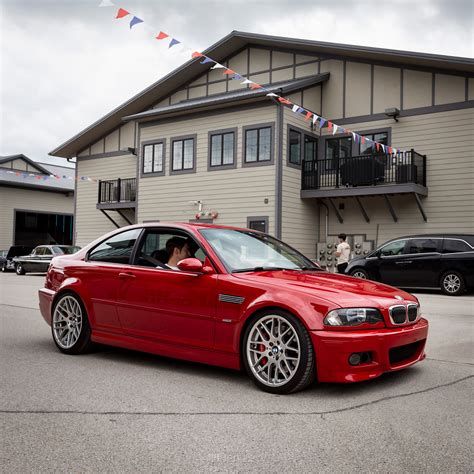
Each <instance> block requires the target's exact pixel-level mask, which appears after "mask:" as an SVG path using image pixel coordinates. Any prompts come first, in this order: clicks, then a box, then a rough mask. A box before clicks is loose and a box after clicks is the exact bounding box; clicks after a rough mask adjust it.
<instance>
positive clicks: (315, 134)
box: [51, 32, 474, 264]
mask: <svg viewBox="0 0 474 474" xmlns="http://www.w3.org/2000/svg"><path fill="white" fill-rule="evenodd" d="M204 54H206V55H207V56H208V57H210V58H212V59H213V60H215V61H218V62H219V63H221V64H223V65H225V66H227V67H228V68H230V69H232V70H233V71H236V72H238V73H239V74H240V75H241V76H244V77H248V78H249V79H250V80H252V81H255V82H258V83H259V84H262V85H265V86H266V88H267V89H270V90H271V91H274V92H275V93H277V94H279V95H281V96H284V97H287V98H289V99H290V100H291V101H293V102H295V103H297V104H299V105H301V106H302V107H304V108H307V109H310V110H311V111H313V112H315V113H317V114H318V115H321V116H323V117H325V118H327V119H329V120H331V121H333V122H334V123H336V124H337V125H341V126H343V127H345V128H348V129H351V130H353V131H355V132H358V133H360V134H363V135H364V136H366V137H367V138H370V139H372V140H375V141H377V142H379V143H383V144H386V145H389V146H392V147H396V148H397V149H401V150H403V151H404V153H399V154H397V155H389V154H382V153H381V152H380V150H378V151H377V150H376V149H375V148H374V147H370V146H369V145H368V143H369V142H365V143H361V142H360V141H358V140H356V139H355V137H354V136H353V135H350V134H341V133H337V134H335V135H333V134H332V133H329V132H328V130H327V128H326V127H323V128H322V129H319V128H318V127H316V128H315V127H314V126H312V124H311V121H305V120H304V115H302V114H297V113H294V112H292V110H291V108H288V107H285V106H283V105H281V104H280V103H279V102H277V101H275V100H273V101H272V100H271V99H269V98H268V97H267V96H266V92H265V91H264V92H262V91H259V90H250V89H247V88H245V86H242V85H240V83H241V82H242V80H240V81H238V80H233V79H232V78H231V77H229V76H228V75H223V73H222V71H223V70H222V69H211V67H212V66H213V63H207V64H202V61H201V60H200V59H199V58H197V59H193V60H191V61H189V62H187V63H186V64H184V65H183V66H182V67H180V68H179V69H177V70H175V71H173V72H172V73H170V74H169V75H168V76H166V77H164V78H162V79H160V80H159V81H158V82H156V83H154V84H153V85H152V86H150V87H149V88H148V89H146V90H144V91H143V92H141V93H140V94H138V95H137V96H135V97H133V98H131V99H130V100H129V101H127V102H126V103H125V104H123V105H121V106H119V107H117V108H116V109H114V110H113V111H112V112H111V113H110V114H108V115H107V116H105V117H103V118H102V119H100V120H98V121H97V122H95V123H94V124H93V125H91V126H90V127H89V128H87V129H86V130H84V131H82V132H80V133H79V134H78V135H76V136H75V137H73V138H71V139H70V140H69V141H67V142H66V143H64V144H62V145H61V146H59V147H58V148H56V149H55V150H53V151H52V152H51V154H52V155H55V156H61V157H65V158H72V157H77V167H78V173H79V175H85V176H90V177H93V178H98V179H99V180H100V183H90V182H78V184H77V189H76V219H77V225H76V232H75V242H76V243H77V244H78V245H84V244H86V243H87V242H89V241H90V240H92V239H94V238H96V237H98V236H99V235H101V234H102V233H104V232H106V231H109V230H112V229H113V228H114V226H117V227H118V226H122V225H126V224H127V223H133V222H145V221H152V220H161V221H163V220H174V221H189V220H194V219H195V216H196V213H197V212H199V211H202V212H203V214H204V215H203V217H204V218H207V219H210V218H211V219H212V217H211V214H212V216H214V219H213V222H215V223H216V224H231V225H237V226H249V227H253V228H258V229H264V230H266V231H268V232H269V233H271V234H274V235H276V236H277V237H281V238H282V239H283V240H284V241H286V242H288V243H290V244H291V245H293V246H295V247H296V248H298V249H299V250H301V251H302V252H304V253H306V254H307V255H308V256H310V257H313V258H314V257H316V254H318V255H319V256H321V251H320V250H319V249H320V248H324V246H325V245H326V243H327V242H334V240H335V236H336V235H337V234H338V233H339V232H341V231H344V232H345V233H346V234H348V235H350V236H351V238H352V240H355V241H359V242H360V243H361V246H360V248H361V249H368V248H370V247H371V246H374V245H377V244H380V243H382V242H383V241H385V240H387V239H389V238H392V237H395V236H398V235H403V234H410V233H423V232H446V231H449V232H474V202H473V201H474V191H473V187H474V157H473V133H472V131H473V129H474V127H473V125H474V124H473V122H474V61H473V60H472V59H466V58H457V57H446V56H438V55H432V54H423V53H413V52H404V51H391V50H384V49H376V48H367V47H358V46H350V45H339V44H330V43H321V42H316V41H307V40H299V39H288V38H279V37H272V36H263V35H258V34H249V33H241V32H232V33H231V34H229V35H228V36H226V37H225V38H223V39H222V40H221V41H219V42H218V43H216V44H214V45H213V46H211V47H210V48H209V49H208V50H206V51H205V52H204ZM211 211H213V212H214V213H212V212H211ZM216 213H217V216H216ZM318 242H319V248H318V247H317V244H318ZM328 263H329V264H330V263H331V262H328Z"/></svg>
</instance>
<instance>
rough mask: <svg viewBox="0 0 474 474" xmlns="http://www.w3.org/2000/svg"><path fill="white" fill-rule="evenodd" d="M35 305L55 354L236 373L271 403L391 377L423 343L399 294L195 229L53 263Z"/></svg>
mask: <svg viewBox="0 0 474 474" xmlns="http://www.w3.org/2000/svg"><path fill="white" fill-rule="evenodd" d="M39 304H40V309H41V313H42V315H43V317H44V319H45V320H46V322H47V323H48V324H50V325H51V328H52V336H53V340H54V342H55V343H56V346H57V347H58V348H59V350H60V351H61V352H64V353H66V354H79V353H81V352H85V351H87V350H88V349H90V348H91V346H92V345H93V343H94V342H95V343H101V344H109V345H112V346H119V347H125V348H128V349H135V350H140V351H144V352H151V353H154V354H161V355H164V356H169V357H176V358H180V359H186V360H192V361H197V362H202V363H206V364H212V365H219V366H223V367H229V368H232V369H240V368H241V367H245V369H246V370H247V372H248V374H249V376H250V378H251V379H252V380H253V381H254V382H255V384H256V385H257V386H258V387H260V388H261V389H263V390H265V391H268V392H272V393H289V392H295V391H297V390H301V389H303V388H305V387H306V386H308V385H309V384H310V383H311V382H312V381H313V380H314V379H315V378H317V379H318V380H319V381H321V382H357V381H361V380H368V379H372V378H374V377H378V376H379V375H381V374H382V373H384V372H389V371H394V370H399V369H403V368H405V367H408V366H410V365H413V364H415V363H416V362H418V361H420V360H422V359H424V357H425V353H424V348H425V343H426V337H427V334H428V322H427V321H426V319H424V318H422V317H421V316H420V307H419V304H418V300H417V299H416V298H415V297H414V296H413V295H410V294H409V293H405V292H404V291H401V290H398V289H396V288H392V287H390V286H386V285H383V284H380V283H376V282H372V281H367V280H361V279H359V278H352V277H349V276H345V275H337V274H333V273H329V272H326V271H323V270H321V269H320V268H319V267H318V266H316V265H315V264H314V263H312V262H311V260H309V259H308V258H306V257H305V256H303V255H302V254H300V253H299V252H297V251H296V250H294V249H293V248H291V247H289V246H288V245H286V244H284V243H283V242H281V241H279V240H277V239H275V238H273V237H271V236H269V235H266V234H263V233H260V232H256V231H252V230H248V229H239V228H235V227H224V226H216V225H206V224H177V223H159V224H138V225H133V226H129V227H124V228H121V229H119V230H116V231H114V232H112V233H109V234H107V235H105V236H104V237H102V238H100V239H98V240H96V241H95V242H93V243H91V244H90V245H88V246H87V247H85V248H83V249H82V250H81V251H79V252H78V253H76V254H74V255H66V256H62V257H57V258H55V259H54V260H53V261H52V263H51V266H50V268H49V271H48V274H47V277H46V282H45V287H44V288H42V289H40V290H39Z"/></svg>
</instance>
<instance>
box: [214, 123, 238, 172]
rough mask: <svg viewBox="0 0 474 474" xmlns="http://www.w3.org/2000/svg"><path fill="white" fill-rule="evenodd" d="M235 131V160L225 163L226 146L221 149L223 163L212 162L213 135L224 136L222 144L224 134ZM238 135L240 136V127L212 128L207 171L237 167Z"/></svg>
mask: <svg viewBox="0 0 474 474" xmlns="http://www.w3.org/2000/svg"><path fill="white" fill-rule="evenodd" d="M229 133H233V135H234V146H233V161H232V163H229V164H223V159H224V147H222V150H221V163H222V164H220V165H213V164H212V137H214V136H218V135H220V136H222V144H223V143H224V135H226V134H229ZM237 137H238V128H237V127H234V128H223V129H220V130H211V131H209V132H208V140H207V143H208V149H207V171H218V170H228V169H234V168H237Z"/></svg>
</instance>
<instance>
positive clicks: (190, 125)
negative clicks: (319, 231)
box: [138, 105, 277, 233]
mask: <svg viewBox="0 0 474 474" xmlns="http://www.w3.org/2000/svg"><path fill="white" fill-rule="evenodd" d="M276 117H277V108H276V107H275V106H274V105H269V106H265V107H259V108H255V109H250V110H241V111H235V112H226V113H222V114H214V115H209V116H207V117H201V118H195V119H192V118H190V119H187V120H186V119H184V120H176V121H173V122H169V123H163V124H157V125H153V126H148V127H143V128H142V129H141V131H140V137H141V141H142V142H143V141H148V140H154V139H163V138H165V139H166V147H167V149H166V164H165V170H166V172H165V176H159V177H147V178H142V179H141V180H140V189H139V205H138V221H139V222H143V221H145V220H153V219H159V220H166V221H189V220H191V219H194V218H195V214H196V212H197V211H198V208H197V206H193V205H192V204H191V203H190V202H189V201H202V202H203V206H204V209H205V210H208V209H212V210H216V211H217V212H218V213H219V216H218V218H217V219H216V220H215V223H217V224H226V225H237V226H242V227H245V226H246V225H247V216H268V217H269V226H270V229H269V230H270V232H271V233H273V232H274V223H275V165H267V166H256V167H242V160H243V133H242V131H243V127H245V126H247V125H254V124H260V123H270V122H273V123H275V122H276ZM236 125H237V126H238V130H237V156H236V160H237V167H236V168H235V169H227V170H213V171H208V132H209V131H212V130H222V129H226V128H233V127H235V126H236ZM189 134H197V143H196V172H195V173H190V174H178V175H170V167H171V163H170V159H171V141H172V138H173V137H180V136H184V135H189ZM273 147H274V156H275V151H276V150H275V136H274V137H273ZM265 199H268V203H267V204H266V203H265Z"/></svg>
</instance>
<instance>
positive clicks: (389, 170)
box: [301, 150, 426, 190]
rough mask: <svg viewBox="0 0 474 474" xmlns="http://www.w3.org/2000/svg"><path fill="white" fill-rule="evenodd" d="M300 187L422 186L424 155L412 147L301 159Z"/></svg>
mask: <svg viewBox="0 0 474 474" xmlns="http://www.w3.org/2000/svg"><path fill="white" fill-rule="evenodd" d="M301 172H302V173H301V189H303V190H307V189H324V188H340V187H356V186H378V185H390V184H406V183H415V184H420V185H422V186H426V155H420V154H419V153H417V152H416V151H415V150H410V151H405V152H399V153H396V154H395V153H392V154H377V155H361V156H351V157H345V158H325V159H322V160H315V161H303V163H302V167H301Z"/></svg>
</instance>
